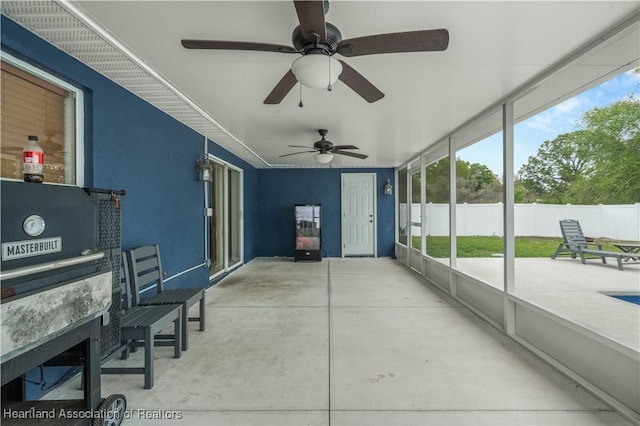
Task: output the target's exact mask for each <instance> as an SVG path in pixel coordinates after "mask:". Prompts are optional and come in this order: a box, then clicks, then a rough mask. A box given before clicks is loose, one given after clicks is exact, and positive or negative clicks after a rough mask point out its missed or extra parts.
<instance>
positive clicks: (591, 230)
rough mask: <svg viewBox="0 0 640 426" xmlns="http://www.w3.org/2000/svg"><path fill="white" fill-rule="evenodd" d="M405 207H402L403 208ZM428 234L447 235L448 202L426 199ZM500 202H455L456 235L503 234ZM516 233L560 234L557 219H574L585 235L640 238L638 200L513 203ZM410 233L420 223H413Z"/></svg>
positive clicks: (415, 210) (414, 214) (414, 212)
mask: <svg viewBox="0 0 640 426" xmlns="http://www.w3.org/2000/svg"><path fill="white" fill-rule="evenodd" d="M403 207H404V208H403ZM425 207H426V208H425V216H426V220H427V222H426V227H427V230H426V232H427V235H434V236H437V235H449V220H448V215H449V205H448V204H433V203H429V204H427V205H426V206H425ZM405 209H406V207H405V206H403V205H401V206H400V215H401V217H400V224H401V226H402V224H403V223H404V218H406V215H404V211H405ZM502 209H503V205H502V203H496V204H466V203H465V204H458V205H457V206H456V221H457V222H456V233H457V235H495V236H502V235H503V210H502ZM411 213H412V217H413V218H414V220H416V219H415V218H420V204H413V205H412V206H411ZM514 215H515V235H516V236H536V237H559V238H562V234H561V233H560V225H559V223H558V222H559V221H560V220H562V219H577V220H579V221H580V225H581V226H582V231H583V232H584V234H585V235H586V236H587V237H593V238H603V237H604V238H612V239H616V240H629V241H640V203H635V204H621V205H602V204H600V205H596V206H585V205H571V204H567V205H559V204H516V205H515V212H514ZM411 232H412V234H413V235H420V227H418V226H412V229H411Z"/></svg>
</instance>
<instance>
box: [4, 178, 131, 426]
mask: <svg viewBox="0 0 640 426" xmlns="http://www.w3.org/2000/svg"><path fill="white" fill-rule="evenodd" d="M0 190H1V192H0V195H1V201H2V213H1V216H2V217H1V219H2V222H1V231H2V234H1V237H2V238H1V239H2V263H1V269H0V271H1V272H0V278H1V279H0V287H1V290H2V301H1V303H0V308H1V315H0V321H1V333H2V335H1V337H2V340H1V345H0V349H1V350H0V363H1V368H2V370H1V381H2V420H1V421H0V423H2V424H3V425H8V424H13V423H15V424H34V423H37V422H38V421H42V422H43V423H45V424H47V425H55V424H61V425H62V424H64V425H69V424H74V422H75V423H79V424H89V423H91V424H98V425H102V424H110V425H118V424H120V422H121V421H122V418H123V415H124V411H125V407H126V399H125V398H124V396H122V395H111V396H109V397H108V398H106V399H104V400H103V399H102V398H101V395H100V361H101V359H106V358H107V357H109V355H111V354H113V353H114V352H115V351H117V350H118V348H119V347H120V317H121V315H122V300H121V294H120V286H119V281H120V277H119V275H120V261H121V247H120V201H119V197H121V196H123V195H124V191H111V190H99V189H85V190H83V189H81V188H77V187H70V186H60V185H42V184H34V183H23V182H16V181H4V180H3V181H0ZM38 366H83V367H84V374H83V389H84V399H82V400H64V401H26V398H25V386H24V375H25V373H26V372H27V371H29V370H31V369H33V368H35V367H38ZM61 413H63V414H64V415H63V416H61Z"/></svg>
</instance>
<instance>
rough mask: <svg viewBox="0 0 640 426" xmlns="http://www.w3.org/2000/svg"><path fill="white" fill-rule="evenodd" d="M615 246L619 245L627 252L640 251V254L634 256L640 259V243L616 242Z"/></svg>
mask: <svg viewBox="0 0 640 426" xmlns="http://www.w3.org/2000/svg"><path fill="white" fill-rule="evenodd" d="M614 246H616V247H618V248H619V249H620V250H622V251H623V252H625V253H634V254H635V253H638V256H635V257H632V258H631V259H633V260H636V261H638V260H640V244H634V243H615V244H614ZM628 261H629V259H625V262H628Z"/></svg>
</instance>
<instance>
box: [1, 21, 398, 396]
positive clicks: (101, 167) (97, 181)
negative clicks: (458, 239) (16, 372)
mask: <svg viewBox="0 0 640 426" xmlns="http://www.w3.org/2000/svg"><path fill="white" fill-rule="evenodd" d="M0 25H1V29H2V49H3V51H6V52H8V53H10V54H12V55H14V56H16V57H18V58H20V59H22V60H24V61H25V62H28V63H31V64H33V65H34V66H36V67H38V68H41V69H44V70H46V71H47V72H49V73H51V74H53V75H55V76H57V77H59V78H61V79H62V80H65V81H68V82H69V83H70V84H72V85H74V86H76V87H78V88H80V89H81V90H83V92H84V102H85V106H84V113H85V120H84V128H85V141H84V142H85V145H84V150H85V170H84V172H85V186H87V187H95V188H108V189H124V190H125V191H126V192H127V195H126V196H124V197H123V199H122V203H121V205H122V247H123V249H125V250H127V249H131V248H134V247H137V246H140V245H147V244H159V245H160V248H161V252H162V260H163V266H164V269H165V270H166V272H167V276H168V277H171V276H173V275H175V274H178V273H181V272H183V271H185V270H187V269H190V268H192V267H194V266H196V265H199V264H201V263H202V262H203V261H204V244H205V242H204V238H205V235H204V221H205V218H204V186H203V184H202V183H201V182H198V181H197V179H196V177H197V176H196V171H195V168H194V164H195V160H196V159H197V158H198V157H199V156H200V154H201V153H202V152H203V151H204V138H203V137H202V136H201V135H199V134H197V133H196V132H194V131H193V130H191V129H189V128H188V127H186V126H184V125H183V124H181V123H180V122H178V121H176V120H174V119H173V118H171V117H169V116H168V115H166V114H165V113H163V112H162V111H160V110H158V109H156V108H155V107H154V106H152V105H150V104H148V103H147V102H145V101H143V100H142V99H140V98H138V97H137V96H135V95H133V94H131V93H130V92H128V91H127V90H125V89H123V88H122V87H120V86H119V85H117V84H115V83H113V82H111V81H110V80H108V79H107V78H105V77H103V76H102V75H100V74H99V73H97V72H95V71H93V70H92V69H90V68H89V67H87V66H86V65H84V64H82V63H81V62H79V61H77V60H76V59H74V58H72V57H71V56H69V55H67V54H66V53H64V52H62V51H60V50H58V49H57V48H56V47H54V46H52V45H50V44H49V43H47V42H45V41H43V40H42V39H40V38H39V37H37V36H36V35H34V34H32V33H31V32H29V31H26V30H25V29H24V28H22V27H20V26H19V25H17V24H15V23H14V22H13V21H11V20H10V19H8V18H6V17H5V16H4V15H3V16H2V17H1V22H0ZM208 150H209V152H210V153H212V154H213V155H215V156H216V157H218V158H220V159H222V160H224V161H227V162H228V163H230V164H233V165H234V166H236V167H239V168H241V169H242V170H243V172H244V186H243V188H244V200H243V201H244V219H245V221H244V259H245V262H248V261H249V260H251V259H252V258H253V257H255V256H292V254H293V249H292V245H293V241H294V227H293V217H292V215H293V211H292V209H293V204H295V203H321V204H322V206H323V217H322V226H323V230H322V235H323V239H324V251H325V254H326V255H328V256H340V255H341V250H340V239H341V232H340V173H342V172H345V173H349V172H351V173H364V172H367V173H370V172H374V173H376V174H377V181H378V212H377V213H378V229H377V232H378V255H379V256H392V255H393V239H394V229H395V228H394V198H393V197H386V196H383V195H382V186H383V185H384V182H385V181H386V180H387V179H390V180H391V181H393V170H392V169H297V170H268V169H255V168H254V167H252V166H251V165H250V164H248V163H246V162H245V161H243V160H241V159H240V158H238V157H236V156H235V155H233V154H231V153H229V152H228V151H226V150H224V149H223V148H222V147H220V146H219V145H216V144H215V143H213V142H211V141H208ZM207 284H208V270H207V269H206V268H204V267H199V268H196V269H194V270H193V271H191V272H189V273H185V274H182V275H180V276H178V277H176V278H175V279H172V280H170V282H168V283H167V286H168V287H185V286H194V285H201V286H205V285H207ZM61 371H62V370H60V369H59V368H58V369H49V370H47V371H45V374H47V375H48V378H47V382H49V383H52V382H55V380H56V379H55V377H57V376H59V375H60V374H61ZM36 373H38V374H39V372H37V371H32V372H30V374H32V375H33V374H36ZM49 376H51V377H49ZM34 377H35V376H34ZM28 394H29V396H30V398H38V397H39V396H40V395H41V394H42V391H41V390H40V387H39V386H35V385H30V388H29V389H28Z"/></svg>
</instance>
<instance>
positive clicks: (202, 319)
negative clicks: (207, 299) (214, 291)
mask: <svg viewBox="0 0 640 426" xmlns="http://www.w3.org/2000/svg"><path fill="white" fill-rule="evenodd" d="M204 311H205V305H204V293H203V294H202V299H200V331H204Z"/></svg>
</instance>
